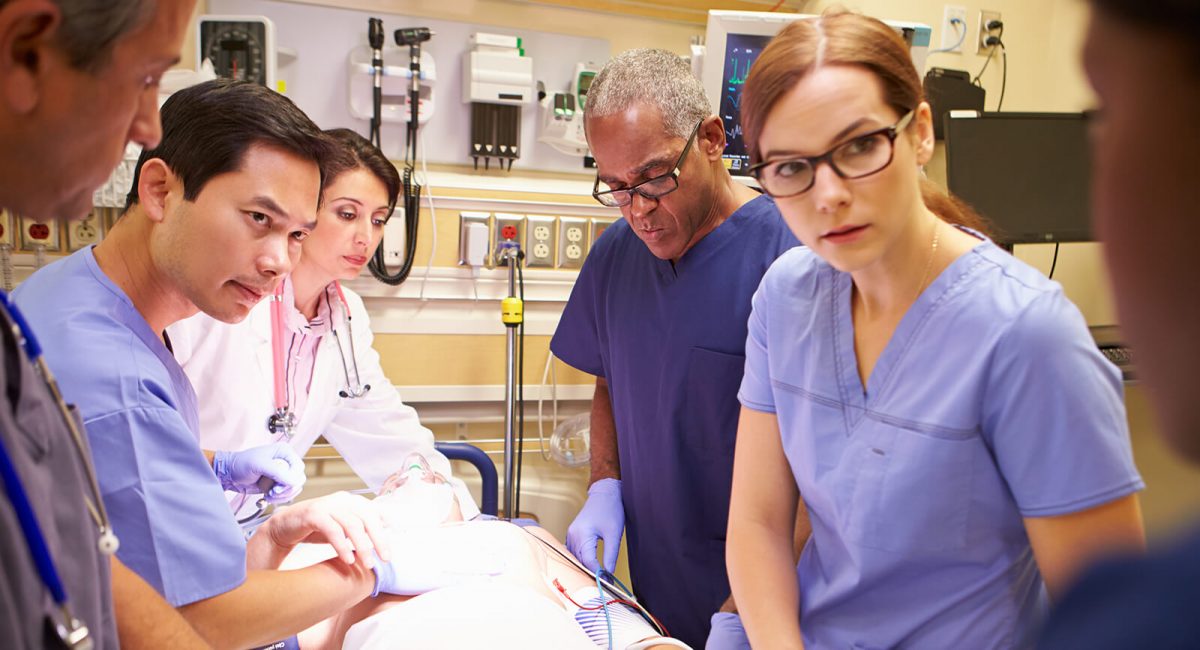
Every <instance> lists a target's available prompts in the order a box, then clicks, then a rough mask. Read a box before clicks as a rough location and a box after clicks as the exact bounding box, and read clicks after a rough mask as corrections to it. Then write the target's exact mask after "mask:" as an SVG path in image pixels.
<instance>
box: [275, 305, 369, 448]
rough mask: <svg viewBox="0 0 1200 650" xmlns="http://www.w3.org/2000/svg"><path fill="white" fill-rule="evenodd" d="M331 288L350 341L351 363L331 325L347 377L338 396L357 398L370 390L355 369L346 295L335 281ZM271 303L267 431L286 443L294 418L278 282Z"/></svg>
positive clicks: (351, 328) (335, 330)
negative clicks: (271, 383)
mask: <svg viewBox="0 0 1200 650" xmlns="http://www.w3.org/2000/svg"><path fill="white" fill-rule="evenodd" d="M333 286H334V289H335V290H336V291H337V295H338V299H339V302H341V303H342V311H343V313H344V314H345V317H346V331H347V334H348V337H347V338H349V339H350V341H349V346H350V363H347V362H346V352H345V350H344V349H343V348H342V339H341V336H340V335H339V334H338V331H337V327H335V326H332V325H333V324H332V323H331V330H330V331H331V333H332V334H333V339H334V342H335V343H336V344H337V348H338V354H339V355H341V357H342V373H343V374H344V375H345V377H346V388H345V389H344V390H341V391H339V392H338V395H339V396H341V397H343V398H347V399H357V398H359V397H362V396H364V395H366V394H367V391H369V390H371V386H370V385H369V384H363V383H362V375H360V374H359V370H358V358H357V356H356V354H355V350H354V330H353V325H352V324H351V320H352V317H351V315H350V303H349V301H347V300H346V294H345V292H344V291H342V285H341V283H340V282H337V281H334V283H333ZM270 300H271V366H272V375H273V376H272V379H273V385H272V389H273V390H272V398H273V404H274V407H275V411H274V412H273V413H272V414H271V416H270V417H269V418H267V431H269V432H270V433H271V434H278V433H282V434H283V437H284V439H285V440H290V439H291V437H292V433H293V429H294V428H295V425H296V416H295V414H294V413H292V410H291V406H290V405H289V404H288V395H287V361H286V358H285V357H286V354H285V353H284V350H283V347H284V346H283V339H284V336H286V331H285V329H286V328H285V326H284V322H283V319H284V309H285V307H284V304H283V300H284V294H283V283H282V282H281V283H280V284H279V286H278V287H276V288H275V292H274V294H273V295H272V296H271V298H270ZM351 365H353V367H354V381H353V382H351V381H350V366H351Z"/></svg>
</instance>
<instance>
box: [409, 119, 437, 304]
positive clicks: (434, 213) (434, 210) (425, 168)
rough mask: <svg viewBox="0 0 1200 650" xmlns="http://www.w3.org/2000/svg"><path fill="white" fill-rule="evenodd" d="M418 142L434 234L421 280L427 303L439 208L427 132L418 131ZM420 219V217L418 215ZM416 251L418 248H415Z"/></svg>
mask: <svg viewBox="0 0 1200 650" xmlns="http://www.w3.org/2000/svg"><path fill="white" fill-rule="evenodd" d="M417 141H418V142H419V143H420V146H419V147H417V148H418V149H420V150H421V181H422V182H421V184H422V185H423V186H424V187H425V196H427V197H428V198H429V224H430V227H431V231H432V234H433V239H432V241H431V245H430V246H429V261H428V262H427V263H426V264H425V277H423V278H421V294H420V299H421V301H422V302H424V301H425V285H426V284H429V274H430V273H432V272H433V255H434V253H436V252H437V208H434V207H433V185H431V184H430V183H429V166H428V165H427V164H426V163H427V162H428V161H427V160H426V159H425V132H424V131H421V130H418V131H417ZM417 218H420V215H417ZM413 250H414V251H415V250H416V247H415V246H414V247H413Z"/></svg>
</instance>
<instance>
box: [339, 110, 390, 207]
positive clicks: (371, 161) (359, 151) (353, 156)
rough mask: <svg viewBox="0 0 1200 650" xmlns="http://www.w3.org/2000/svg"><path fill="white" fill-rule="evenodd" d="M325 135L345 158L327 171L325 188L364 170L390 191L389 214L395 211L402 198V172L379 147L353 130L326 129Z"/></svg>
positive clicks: (388, 192) (340, 159)
mask: <svg viewBox="0 0 1200 650" xmlns="http://www.w3.org/2000/svg"><path fill="white" fill-rule="evenodd" d="M325 135H326V136H328V137H329V139H330V140H332V141H333V143H334V144H335V145H336V146H338V147H339V148H340V149H341V150H342V151H341V153H342V154H343V155H341V156H338V157H337V159H336V160H335V161H333V162H331V163H330V164H329V165H328V166H327V167H326V169H325V174H326V176H325V185H326V186H328V185H329V184H330V183H333V182H334V181H335V180H337V177H338V176H341V175H342V174H344V173H346V172H349V171H354V170H355V169H358V168H362V169H365V170H367V171H369V172H371V173H372V174H374V175H375V178H378V179H379V182H381V183H383V185H384V187H386V188H387V195H388V211H389V212H390V211H391V210H393V209H395V207H396V200H397V199H398V198H399V196H400V172H398V171H396V166H395V165H393V164H392V162H391V161H390V160H388V159H387V156H385V155H383V152H382V151H380V150H379V147H376V146H375V145H373V144H371V141H370V140H368V139H366V138H364V137H362V136H361V135H359V134H358V133H357V132H355V131H352V130H350V129H326V130H325Z"/></svg>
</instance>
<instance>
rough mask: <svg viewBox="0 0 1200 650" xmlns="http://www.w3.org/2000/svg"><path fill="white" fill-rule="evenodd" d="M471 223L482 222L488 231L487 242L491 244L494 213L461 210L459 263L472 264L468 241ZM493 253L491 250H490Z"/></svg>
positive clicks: (459, 214)
mask: <svg viewBox="0 0 1200 650" xmlns="http://www.w3.org/2000/svg"><path fill="white" fill-rule="evenodd" d="M471 224H482V225H483V229H484V232H486V233H488V236H487V242H488V245H489V246H490V245H491V241H492V235H491V230H492V215H490V214H488V213H486V212H459V213H458V263H459V264H462V265H467V264H470V263H471V262H470V259H471V258H470V256H469V255H468V245H467V244H468V241H469V239H470V238H469V236H468V233H469V232H470V226H471ZM487 254H488V255H491V251H488V253H487ZM485 257H486V256H485Z"/></svg>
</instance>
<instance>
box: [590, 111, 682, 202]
mask: <svg viewBox="0 0 1200 650" xmlns="http://www.w3.org/2000/svg"><path fill="white" fill-rule="evenodd" d="M701 124H704V120H700V121H699V122H697V123H696V128H694V129H692V134H691V135H690V136H688V141H687V144H686V145H684V146H683V153H681V154H679V160H676V161H675V166H674V168H672V169H671V171H669V172H667V173H665V174H661V175H659V176H655V177H654V178H650V179H647V180H644V181H642V182H640V183H638V184H637V185H634V186H633V187H622V188H620V189H612V188H609V187H608V184H607V183H602V182H601V181H600V177H599V176H597V177H596V182H595V184H593V185H592V198H594V199H596V200H597V201H599V202H600V203H601V204H602V205H607V206H608V207H610V208H619V207H623V206H626V205H629V204H630V203H632V202H633V193H634V192H637V193H638V194H641V195H642V196H643V197H645V198H647V199H660V198H662V197H664V196H666V195H668V194H670V193H671V192H674V191H675V190H677V189H679V168H680V166H682V165H683V160H684V159H685V158H687V154H688V151H691V149H692V142H694V141H695V140H696V134H697V133H699V132H700V125H701ZM601 185H603V186H604V187H605V188H607V189H604V190H601V189H600V186H601Z"/></svg>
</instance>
